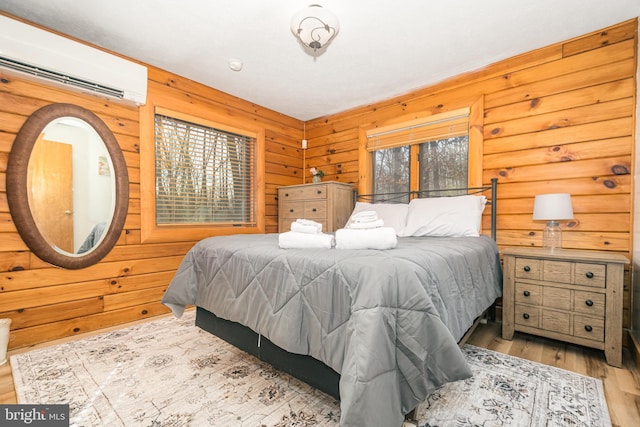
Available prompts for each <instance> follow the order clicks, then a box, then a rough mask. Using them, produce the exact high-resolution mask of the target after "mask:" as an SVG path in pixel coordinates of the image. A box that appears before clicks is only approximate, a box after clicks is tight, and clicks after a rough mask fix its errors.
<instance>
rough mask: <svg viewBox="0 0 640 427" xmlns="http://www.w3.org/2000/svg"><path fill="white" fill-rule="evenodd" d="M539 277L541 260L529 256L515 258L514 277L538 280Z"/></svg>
mask: <svg viewBox="0 0 640 427" xmlns="http://www.w3.org/2000/svg"><path fill="white" fill-rule="evenodd" d="M541 277H542V261H541V260H539V259H531V258H516V278H518V279H533V280H539V279H540V278H541Z"/></svg>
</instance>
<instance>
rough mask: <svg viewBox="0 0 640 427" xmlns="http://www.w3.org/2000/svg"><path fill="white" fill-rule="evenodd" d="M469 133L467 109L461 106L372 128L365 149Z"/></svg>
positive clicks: (371, 149)
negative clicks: (449, 110)
mask: <svg viewBox="0 0 640 427" xmlns="http://www.w3.org/2000/svg"><path fill="white" fill-rule="evenodd" d="M468 133H469V109H468V108H463V109H460V110H455V111H451V112H447V113H443V114H438V115H435V116H430V117H427V118H423V119H419V120H413V121H410V122H404V123H399V124H397V125H391V126H385V127H383V128H376V129H372V130H370V131H368V132H367V151H369V152H371V151H377V150H383V149H386V148H395V147H401V146H405V145H414V144H421V143H424V142H427V141H436V140H440V139H445V138H452V137H457V136H463V135H467V134H468Z"/></svg>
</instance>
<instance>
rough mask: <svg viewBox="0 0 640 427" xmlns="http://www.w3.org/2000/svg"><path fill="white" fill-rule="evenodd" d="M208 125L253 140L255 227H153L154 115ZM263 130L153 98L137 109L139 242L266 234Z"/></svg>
mask: <svg viewBox="0 0 640 427" xmlns="http://www.w3.org/2000/svg"><path fill="white" fill-rule="evenodd" d="M156 113H158V114H163V115H167V116H170V117H173V118H176V119H180V120H185V121H188V122H192V123H196V124H200V125H203V126H208V127H212V128H216V129H220V130H223V131H228V132H232V133H239V134H243V135H247V136H251V137H253V138H255V150H256V153H255V162H256V163H255V165H253V166H254V170H255V179H254V180H253V181H254V182H255V188H254V189H253V191H254V199H255V204H256V205H255V224H253V225H233V224H224V225H218V224H215V223H207V224H162V225H158V224H156V176H155V173H156V171H155V115H156ZM264 151H265V131H264V128H262V127H258V126H256V125H255V124H254V123H252V122H251V121H249V120H242V119H239V118H232V117H230V116H226V115H222V114H218V113H216V112H214V111H210V110H206V109H202V108H197V107H196V106H194V105H192V104H191V103H186V102H180V101H177V100H171V107H166V106H164V105H162V104H161V103H160V102H158V101H156V100H154V99H153V98H152V97H150V98H148V99H147V104H146V105H145V106H143V107H141V108H140V240H141V242H142V243H160V242H180V241H198V240H201V239H204V238H206V237H210V236H222V235H230V234H257V233H264V232H265V184H264V181H265V180H264V173H265V152H264Z"/></svg>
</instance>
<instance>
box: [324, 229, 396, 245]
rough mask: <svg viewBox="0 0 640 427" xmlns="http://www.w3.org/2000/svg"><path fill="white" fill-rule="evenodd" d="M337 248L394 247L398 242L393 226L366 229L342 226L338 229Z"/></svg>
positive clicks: (336, 236) (336, 235)
mask: <svg viewBox="0 0 640 427" xmlns="http://www.w3.org/2000/svg"><path fill="white" fill-rule="evenodd" d="M335 239H336V249H393V248H395V247H396V245H397V244H398V238H397V237H396V231H395V230H394V229H393V228H392V227H378V228H372V229H366V230H359V229H353V228H340V229H339V230H336V234H335Z"/></svg>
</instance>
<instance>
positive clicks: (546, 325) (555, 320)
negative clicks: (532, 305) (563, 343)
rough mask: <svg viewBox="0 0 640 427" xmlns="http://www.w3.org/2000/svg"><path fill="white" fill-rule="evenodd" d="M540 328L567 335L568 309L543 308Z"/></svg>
mask: <svg viewBox="0 0 640 427" xmlns="http://www.w3.org/2000/svg"><path fill="white" fill-rule="evenodd" d="M541 327H542V329H545V330H547V331H552V332H558V333H561V334H565V335H568V334H570V333H571V313H570V312H568V311H556V310H544V311H543V312H542V326H541Z"/></svg>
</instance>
